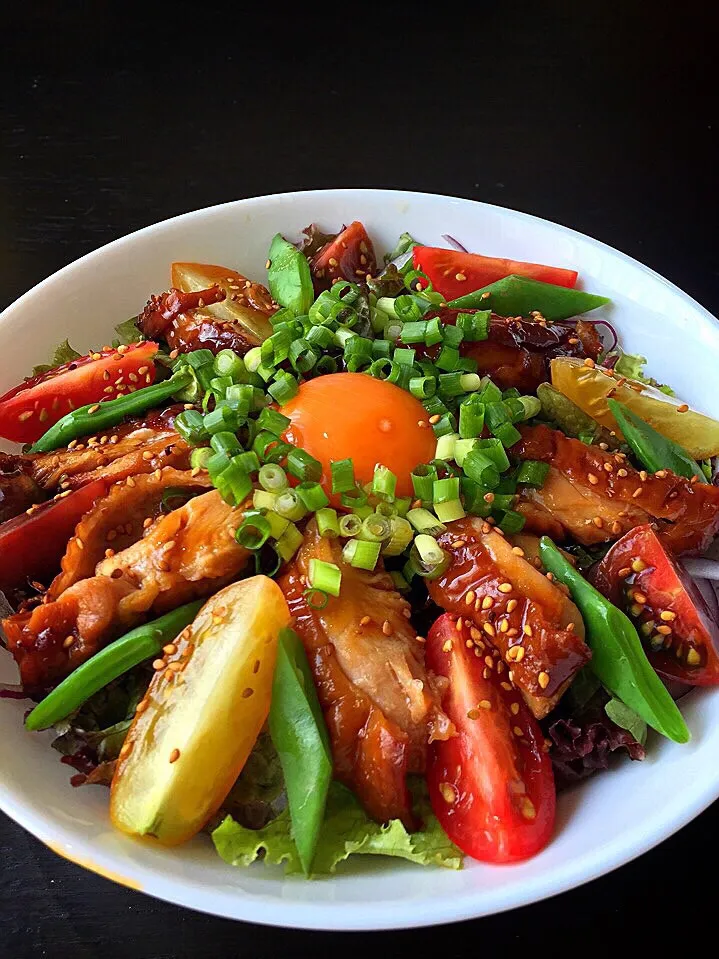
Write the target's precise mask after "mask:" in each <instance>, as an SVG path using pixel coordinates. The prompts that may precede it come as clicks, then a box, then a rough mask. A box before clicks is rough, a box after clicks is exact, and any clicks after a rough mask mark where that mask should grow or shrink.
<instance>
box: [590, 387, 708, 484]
mask: <svg viewBox="0 0 719 959" xmlns="http://www.w3.org/2000/svg"><path fill="white" fill-rule="evenodd" d="M607 406H608V407H609V409H610V411H611V413H612V416H613V417H614V419H615V420H616V421H617V425H618V426H619V429H620V430H621V431H622V433H623V434H624V439H625V440H626V441H627V445H628V446H630V447H631V449H632V451H633V452H634V454H635V456H636V457H637V459H638V460H640V462H641V463H642V465H644V466H646V468H647V469H648V470H651V471H652V473H656V472H657V471H658V470H671V471H672V473H676V475H677V476H686V477H687V479H691V478H692V477H693V476H696V477H697V480H698V482H700V483H707V482H708V480H707V478H706V476H705V475H704V470H703V469H702V468H701V466H700V465H699V464H698V463H697V462H696V460H693V459H692V458H691V456H690V455H689V453H687V451H686V450H685V449H682V447H681V446H680V445H679V444H678V443H675V442H674V441H673V440H670V439H669V438H668V437H666V436H664V435H662V433H658V432H657V430H655V429H654V427H653V426H650V425H649V423H645V421H644V420H643V419H642V418H641V417H640V416H637V414H636V413H634V412H633V411H632V410H630V409H629V407H628V406H625V405H624V403H620V402H619V401H618V400H607Z"/></svg>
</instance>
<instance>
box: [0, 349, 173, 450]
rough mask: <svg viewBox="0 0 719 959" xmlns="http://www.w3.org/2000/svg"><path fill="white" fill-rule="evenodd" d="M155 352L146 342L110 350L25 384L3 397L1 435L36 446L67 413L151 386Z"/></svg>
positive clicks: (0, 398)
mask: <svg viewBox="0 0 719 959" xmlns="http://www.w3.org/2000/svg"><path fill="white" fill-rule="evenodd" d="M157 349H158V347H157V343H148V342H145V343H138V344H136V345H133V346H129V347H126V346H122V347H120V348H119V349H118V350H113V349H107V350H103V351H102V352H99V353H90V354H88V355H87V356H81V357H80V358H79V359H72V360H71V361H70V362H68V363H65V364H64V365H63V366H58V367H56V368H55V369H50V370H47V371H45V372H41V373H40V374H39V375H37V376H34V377H32V378H31V379H28V380H25V381H24V382H23V383H21V384H20V385H19V386H16V387H15V388H14V389H12V390H10V391H9V392H8V393H6V394H5V395H4V396H2V397H0V436H4V437H5V439H8V440H14V441H15V442H16V443H32V442H33V441H35V440H37V439H39V438H40V437H41V436H42V435H43V434H44V433H45V432H46V430H48V429H49V428H50V427H51V426H53V425H54V424H55V423H57V422H58V420H61V419H62V418H63V417H64V416H65V414H66V413H67V412H68V411H70V410H76V409H77V408H78V407H83V406H86V405H88V404H89V405H91V404H92V403H98V402H99V401H100V400H108V399H114V397H116V396H122V394H123V393H127V392H134V390H136V389H137V387H138V386H145V385H147V384H149V383H152V381H153V380H154V379H155V365H154V363H153V360H152V358H153V356H154V355H155V353H157ZM140 371H142V372H140Z"/></svg>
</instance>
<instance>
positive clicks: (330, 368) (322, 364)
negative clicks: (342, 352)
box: [314, 355, 337, 376]
mask: <svg viewBox="0 0 719 959" xmlns="http://www.w3.org/2000/svg"><path fill="white" fill-rule="evenodd" d="M314 371H315V373H316V374H317V376H323V375H325V374H327V373H336V372H337V360H336V359H335V358H334V356H327V355H325V356H321V357H320V358H319V360H318V361H317V365H316V366H315V369H314Z"/></svg>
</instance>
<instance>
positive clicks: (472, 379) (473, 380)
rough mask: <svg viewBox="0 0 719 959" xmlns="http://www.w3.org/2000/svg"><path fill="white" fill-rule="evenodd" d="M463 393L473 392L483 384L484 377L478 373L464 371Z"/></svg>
mask: <svg viewBox="0 0 719 959" xmlns="http://www.w3.org/2000/svg"><path fill="white" fill-rule="evenodd" d="M460 384H461V386H462V392H463V393H473V392H474V391H475V390H478V389H479V388H480V386H481V385H482V378H481V376H479V374H478V373H463V374H462V376H461V378H460Z"/></svg>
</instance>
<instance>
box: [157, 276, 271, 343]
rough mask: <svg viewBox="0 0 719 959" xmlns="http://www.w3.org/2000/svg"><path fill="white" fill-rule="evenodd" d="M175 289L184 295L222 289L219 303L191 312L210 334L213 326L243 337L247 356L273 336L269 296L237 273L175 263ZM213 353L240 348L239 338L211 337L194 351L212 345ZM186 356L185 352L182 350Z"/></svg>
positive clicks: (206, 338)
mask: <svg viewBox="0 0 719 959" xmlns="http://www.w3.org/2000/svg"><path fill="white" fill-rule="evenodd" d="M171 275H172V285H173V287H175V288H176V289H178V290H182V291H183V292H184V293H197V292H199V291H201V290H206V289H208V288H210V287H213V286H214V287H219V288H220V290H222V291H223V292H224V294H225V296H224V298H222V299H220V300H219V302H207V303H205V304H204V306H200V307H198V308H197V309H194V310H193V311H192V316H193V318H194V320H195V321H197V322H196V325H197V326H198V327H199V328H202V329H205V330H206V332H208V333H209V332H210V330H211V324H217V323H218V322H219V323H220V324H227V329H229V330H236V331H237V332H238V333H239V334H240V338H241V341H243V342H244V348H243V349H242V350H241V352H246V350H247V348H249V347H252V346H258V345H259V344H260V343H262V342H263V340H265V339H267V337H268V336H270V334H271V333H272V324H271V323H270V321H269V318H268V317H269V314H270V313H271V312H272V306H271V301H270V296H269V294H268V292H267V290H266V289H265V288H264V287H263V286H262V285H261V284H259V283H251V282H250V280H248V279H247V278H246V277H244V276H243V275H242V274H241V273H238V272H237V271H236V270H231V269H229V268H228V267H226V266H216V265H214V264H210V263H173V264H172V270H171ZM210 344H212V346H213V347H214V349H213V352H217V351H219V350H220V349H221V348H222V347H223V346H230V347H235V346H240V345H241V344H240V343H239V342H238V341H237V337H233V336H231V335H230V336H228V337H225V336H223V335H222V332H219V335H210V336H205V337H202V336H201V337H199V339H198V340H197V341H196V342H193V344H192V345H193V347H194V348H195V349H197V348H198V347H200V346H206V345H210ZM183 352H184V350H183Z"/></svg>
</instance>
